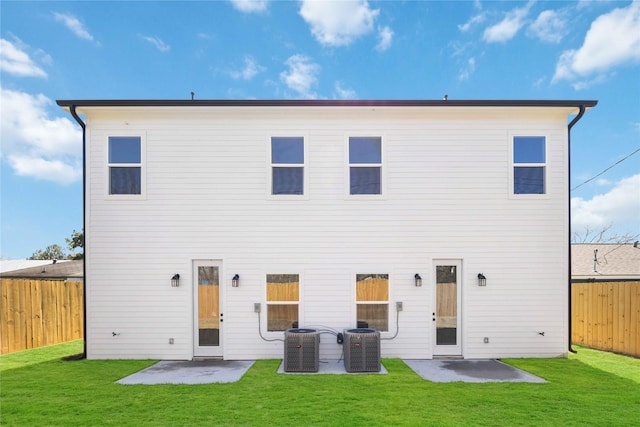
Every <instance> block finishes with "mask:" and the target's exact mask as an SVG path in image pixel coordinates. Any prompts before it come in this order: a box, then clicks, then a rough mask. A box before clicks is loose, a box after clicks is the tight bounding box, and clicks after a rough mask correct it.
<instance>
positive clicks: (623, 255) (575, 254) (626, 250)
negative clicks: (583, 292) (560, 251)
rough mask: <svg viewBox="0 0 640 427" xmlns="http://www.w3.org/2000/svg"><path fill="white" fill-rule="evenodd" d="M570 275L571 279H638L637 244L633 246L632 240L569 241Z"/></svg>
mask: <svg viewBox="0 0 640 427" xmlns="http://www.w3.org/2000/svg"><path fill="white" fill-rule="evenodd" d="M596 250H597V253H596V252H595V251H596ZM571 278H572V280H573V281H587V280H600V281H602V280H634V279H635V280H640V246H637V247H634V244H633V243H628V244H617V243H614V244H609V243H606V244H605V243H579V244H572V245H571Z"/></svg>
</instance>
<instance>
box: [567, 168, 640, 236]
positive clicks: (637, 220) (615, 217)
mask: <svg viewBox="0 0 640 427" xmlns="http://www.w3.org/2000/svg"><path fill="white" fill-rule="evenodd" d="M571 225H572V227H573V228H574V229H576V230H579V229H589V230H597V229H601V228H603V227H607V226H609V225H613V227H615V228H616V229H619V230H621V232H622V233H623V234H624V233H626V232H631V233H633V234H635V233H637V232H638V231H640V230H638V228H639V227H640V174H638V175H633V176H630V177H628V178H624V179H622V180H620V181H618V182H617V183H616V184H615V185H614V187H613V188H612V189H611V190H609V191H608V192H607V193H604V194H598V195H596V196H594V197H593V198H591V199H589V200H585V199H583V198H581V197H572V198H571ZM626 228H631V229H628V230H626V231H625V229H626Z"/></svg>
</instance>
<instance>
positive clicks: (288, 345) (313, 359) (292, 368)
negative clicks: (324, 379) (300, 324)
mask: <svg viewBox="0 0 640 427" xmlns="http://www.w3.org/2000/svg"><path fill="white" fill-rule="evenodd" d="M319 367H320V333H319V332H318V331H316V330H315V329H299V328H295V329H287V330H286V331H285V333H284V371H285V372H318V369H319Z"/></svg>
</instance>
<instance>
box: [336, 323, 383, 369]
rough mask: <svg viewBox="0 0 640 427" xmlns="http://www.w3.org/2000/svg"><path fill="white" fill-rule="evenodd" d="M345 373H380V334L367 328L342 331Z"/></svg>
mask: <svg viewBox="0 0 640 427" xmlns="http://www.w3.org/2000/svg"><path fill="white" fill-rule="evenodd" d="M343 346H344V368H345V370H346V371H347V372H380V332H379V331H377V330H375V329H369V328H356V329H345V330H344V344H343Z"/></svg>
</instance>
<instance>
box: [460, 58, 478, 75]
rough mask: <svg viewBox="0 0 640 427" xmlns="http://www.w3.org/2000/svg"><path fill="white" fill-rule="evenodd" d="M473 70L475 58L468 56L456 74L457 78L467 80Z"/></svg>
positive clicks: (474, 68)
mask: <svg viewBox="0 0 640 427" xmlns="http://www.w3.org/2000/svg"><path fill="white" fill-rule="evenodd" d="M475 70H476V59H475V58H469V59H468V60H467V63H466V65H465V66H464V67H463V69H462V70H461V71H460V74H459V75H458V80H467V79H468V78H469V77H470V76H471V74H473V72H474V71H475Z"/></svg>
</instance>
